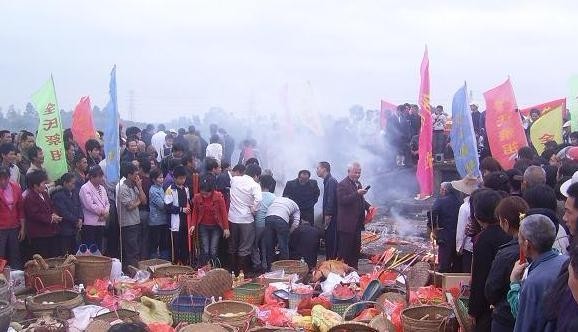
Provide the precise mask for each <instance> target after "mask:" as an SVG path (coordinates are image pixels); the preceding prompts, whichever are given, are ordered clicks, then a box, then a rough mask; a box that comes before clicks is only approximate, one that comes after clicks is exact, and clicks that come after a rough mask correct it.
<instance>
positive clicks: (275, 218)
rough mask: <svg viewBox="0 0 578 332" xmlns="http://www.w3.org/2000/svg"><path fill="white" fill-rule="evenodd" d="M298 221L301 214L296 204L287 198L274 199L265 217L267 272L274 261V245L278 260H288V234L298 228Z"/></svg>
mask: <svg viewBox="0 0 578 332" xmlns="http://www.w3.org/2000/svg"><path fill="white" fill-rule="evenodd" d="M300 220H301V214H300V212H299V205H297V203H295V202H294V201H293V200H291V199H290V198H287V197H275V200H274V201H273V203H271V205H270V206H269V209H268V210H267V216H266V217H265V241H266V243H267V244H266V246H267V269H268V270H270V269H271V263H272V262H273V261H274V260H275V244H277V246H278V247H279V259H281V260H285V259H289V234H290V233H291V232H292V231H293V230H295V229H296V228H297V226H299V221H300ZM275 239H277V241H275Z"/></svg>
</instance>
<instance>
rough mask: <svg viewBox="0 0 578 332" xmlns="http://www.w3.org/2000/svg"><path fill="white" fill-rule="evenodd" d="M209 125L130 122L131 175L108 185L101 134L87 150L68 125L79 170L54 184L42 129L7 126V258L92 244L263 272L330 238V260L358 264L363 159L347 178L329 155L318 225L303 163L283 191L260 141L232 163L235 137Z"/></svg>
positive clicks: (0, 211)
mask: <svg viewBox="0 0 578 332" xmlns="http://www.w3.org/2000/svg"><path fill="white" fill-rule="evenodd" d="M210 132H211V136H210V139H209V142H206V141H205V140H204V139H203V138H202V137H201V135H200V133H199V132H198V131H197V130H196V129H195V128H194V127H192V126H191V127H190V128H189V130H188V131H185V130H184V129H180V130H178V131H177V132H175V131H173V130H170V131H167V130H166V128H165V127H164V126H163V125H159V127H158V131H157V132H154V127H152V126H148V127H147V128H145V129H144V130H141V129H139V128H137V127H129V128H127V129H126V131H125V133H126V134H125V136H123V137H122V138H121V156H120V160H121V180H120V181H119V182H118V183H110V182H109V181H107V179H106V177H105V175H104V172H103V169H104V168H105V167H106V162H107V161H106V160H103V156H104V151H103V144H102V143H103V142H102V141H100V140H98V139H90V140H88V141H87V142H86V143H85V144H84V146H82V147H81V146H79V145H78V144H77V143H76V142H75V141H74V138H73V137H72V135H71V133H70V132H69V131H66V132H65V137H66V150H67V161H68V165H69V172H68V173H66V174H64V175H63V176H62V177H61V178H60V179H58V180H57V181H54V182H52V181H50V180H49V179H48V177H47V174H46V172H45V170H44V168H43V162H44V156H43V151H42V150H41V149H40V148H39V147H38V146H36V145H35V141H34V135H33V134H32V133H28V132H21V133H18V134H17V135H12V134H11V133H10V132H7V131H1V132H0V134H1V136H0V139H1V140H2V141H1V142H0V157H1V161H2V165H1V166H0V194H1V195H0V217H1V218H0V257H7V258H8V261H9V265H10V266H11V267H13V268H21V267H22V262H23V260H24V259H27V258H29V257H30V256H31V255H32V254H35V253H38V254H40V255H42V256H43V257H56V256H60V255H64V254H67V253H76V252H77V251H79V250H81V251H82V250H90V251H91V252H93V253H100V252H101V253H104V254H106V255H108V256H111V257H121V258H122V262H123V265H124V267H125V268H127V267H128V266H136V265H137V262H138V261H139V260H142V259H148V258H157V257H158V258H163V259H168V260H172V261H173V262H174V263H178V264H187V265H199V266H201V265H205V264H207V263H211V264H213V265H226V266H227V267H229V268H231V269H232V270H233V271H235V273H238V272H240V271H244V272H245V273H256V272H263V271H266V270H269V269H270V267H271V263H272V262H273V261H275V260H278V259H289V258H294V259H304V260H305V261H306V262H307V263H308V264H309V266H310V267H314V266H315V265H316V263H317V256H318V254H319V248H320V240H321V239H322V238H325V239H326V243H327V257H328V258H338V257H339V258H342V259H344V260H345V261H346V262H347V263H348V264H349V265H351V266H353V267H357V261H358V258H359V255H360V246H361V230H362V228H363V220H364V217H365V213H366V211H367V210H368V208H369V204H368V203H367V202H366V201H365V199H364V195H365V194H366V193H367V190H365V189H363V188H362V186H361V184H360V183H359V178H360V176H361V166H360V165H359V163H356V162H354V163H352V164H351V165H350V166H349V167H348V175H347V177H346V178H345V179H344V180H343V181H341V182H339V183H338V182H337V180H336V179H335V178H333V176H332V175H331V165H330V164H329V163H328V162H320V163H319V164H318V167H317V169H316V170H315V173H316V175H317V176H318V177H319V178H321V179H323V187H324V190H323V198H322V201H323V216H322V217H323V222H322V224H323V225H322V226H323V227H322V229H321V228H318V227H315V226H314V223H315V220H314V218H315V214H314V206H315V204H316V203H317V202H318V200H319V197H320V194H321V190H320V188H319V185H318V183H317V181H316V180H314V179H312V178H311V172H310V171H309V170H301V171H299V173H298V176H297V178H296V179H294V180H291V181H288V182H287V184H286V185H285V187H284V190H283V191H282V192H283V194H282V196H276V195H275V191H276V188H277V182H276V180H275V179H274V177H273V173H272V172H271V171H270V170H262V169H261V166H260V165H259V159H258V158H259V153H258V149H257V148H256V142H255V140H253V139H247V140H244V141H243V142H242V144H241V145H240V146H239V150H240V153H239V158H238V160H236V162H237V164H235V165H234V167H231V162H232V159H233V152H234V150H235V148H236V146H235V142H234V140H233V138H232V137H231V136H230V135H228V134H227V132H226V131H225V130H224V129H223V128H218V127H217V126H216V125H211V127H210ZM338 239H339V240H338ZM81 244H84V245H86V246H81Z"/></svg>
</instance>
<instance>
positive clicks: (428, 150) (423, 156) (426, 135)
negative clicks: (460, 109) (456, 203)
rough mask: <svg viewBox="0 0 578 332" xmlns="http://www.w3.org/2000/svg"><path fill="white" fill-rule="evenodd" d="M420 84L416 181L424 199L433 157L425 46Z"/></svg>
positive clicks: (430, 184) (429, 187)
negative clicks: (419, 125)
mask: <svg viewBox="0 0 578 332" xmlns="http://www.w3.org/2000/svg"><path fill="white" fill-rule="evenodd" d="M420 76H421V84H420V88H419V115H420V116H421V129H420V134H419V148H418V154H419V159H418V161H417V172H416V176H417V182H418V183H419V198H420V199H425V198H427V197H429V196H431V195H432V194H433V181H434V178H433V157H432V148H433V147H432V118H431V105H430V85H429V57H428V54H427V47H426V49H425V52H424V54H423V59H422V61H421V67H420Z"/></svg>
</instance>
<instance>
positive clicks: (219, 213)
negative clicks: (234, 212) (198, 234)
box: [191, 191, 229, 230]
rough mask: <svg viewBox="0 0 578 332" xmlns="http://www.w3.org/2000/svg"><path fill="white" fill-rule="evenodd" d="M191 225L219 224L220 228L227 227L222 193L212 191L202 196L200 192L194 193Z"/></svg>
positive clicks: (227, 221)
mask: <svg viewBox="0 0 578 332" xmlns="http://www.w3.org/2000/svg"><path fill="white" fill-rule="evenodd" d="M191 219H192V220H191V221H192V223H193V226H195V227H196V226H198V225H200V224H203V225H219V227H221V229H223V230H225V229H229V220H228V219H229V218H228V214H227V208H226V206H225V199H224V198H223V194H221V193H220V192H218V191H213V193H212V194H211V196H209V197H208V199H207V198H204V197H203V196H202V195H201V194H196V195H195V197H194V198H193V213H192V218H191Z"/></svg>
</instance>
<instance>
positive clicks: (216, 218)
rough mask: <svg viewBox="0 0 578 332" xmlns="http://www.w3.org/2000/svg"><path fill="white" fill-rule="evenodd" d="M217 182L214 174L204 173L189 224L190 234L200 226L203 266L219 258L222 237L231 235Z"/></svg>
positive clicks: (223, 200)
mask: <svg viewBox="0 0 578 332" xmlns="http://www.w3.org/2000/svg"><path fill="white" fill-rule="evenodd" d="M215 182H216V180H215V177H214V176H213V175H211V174H206V175H203V176H202V178H201V192H200V193H199V194H196V195H195V197H194V199H193V216H192V224H191V225H189V226H190V227H189V235H191V236H192V235H193V233H194V231H195V229H196V228H198V230H199V239H200V241H201V258H200V262H199V263H200V265H201V266H204V265H205V264H207V263H208V262H210V261H215V260H217V251H218V248H219V240H220V238H221V237H224V238H228V237H229V235H230V233H229V220H228V213H227V208H226V206H225V199H224V198H223V194H221V193H220V192H218V191H216V190H215ZM213 265H214V264H213ZM219 265H220V264H219Z"/></svg>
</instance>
